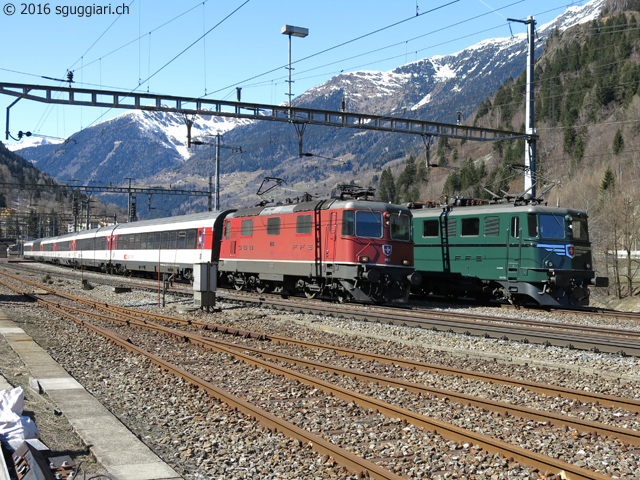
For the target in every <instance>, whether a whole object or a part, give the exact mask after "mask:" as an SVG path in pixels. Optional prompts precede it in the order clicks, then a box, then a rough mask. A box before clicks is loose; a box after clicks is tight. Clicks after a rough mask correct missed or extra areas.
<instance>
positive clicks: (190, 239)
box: [187, 229, 198, 249]
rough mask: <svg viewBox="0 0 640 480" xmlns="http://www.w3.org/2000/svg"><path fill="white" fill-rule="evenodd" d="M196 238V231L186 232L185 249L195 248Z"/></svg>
mask: <svg viewBox="0 0 640 480" xmlns="http://www.w3.org/2000/svg"><path fill="white" fill-rule="evenodd" d="M197 236H198V232H197V230H194V229H191V230H187V248H190V249H193V248H196V238H197Z"/></svg>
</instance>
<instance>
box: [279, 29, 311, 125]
mask: <svg viewBox="0 0 640 480" xmlns="http://www.w3.org/2000/svg"><path fill="white" fill-rule="evenodd" d="M281 32H282V34H283V35H289V107H291V106H292V102H291V98H292V93H291V37H300V38H304V37H306V36H307V35H309V29H308V28H303V27H294V26H292V25H285V26H284V27H282V30H281ZM289 115H291V112H289Z"/></svg>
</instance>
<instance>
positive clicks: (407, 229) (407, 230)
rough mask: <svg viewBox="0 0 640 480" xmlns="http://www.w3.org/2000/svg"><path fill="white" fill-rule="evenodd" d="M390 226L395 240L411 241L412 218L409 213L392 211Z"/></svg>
mask: <svg viewBox="0 0 640 480" xmlns="http://www.w3.org/2000/svg"><path fill="white" fill-rule="evenodd" d="M389 228H390V229H391V238H392V239H393V240H404V241H409V240H410V239H411V219H410V218H409V216H408V215H400V214H399V213H392V214H391V217H390V218H389Z"/></svg>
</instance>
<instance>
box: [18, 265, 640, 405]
mask: <svg viewBox="0 0 640 480" xmlns="http://www.w3.org/2000/svg"><path fill="white" fill-rule="evenodd" d="M7 275H9V276H10V277H12V278H14V279H15V280H19V281H22V282H25V283H28V284H31V285H34V286H36V287H38V288H42V289H44V290H47V291H50V292H51V293H56V294H58V295H60V296H62V297H66V298H70V299H73V300H75V301H78V302H83V303H85V304H89V305H91V306H94V307H96V308H106V309H112V310H118V311H121V312H123V313H126V314H129V315H133V316H134V317H138V318H140V317H147V318H153V319H156V320H163V321H166V322H172V323H179V324H183V325H193V326H197V327H200V328H203V329H208V330H215V331H218V332H221V333H227V334H231V335H236V336H248V335H250V336H252V337H253V338H256V339H259V340H271V341H276V342H281V343H285V344H295V345H298V346H306V347H307V348H310V349H317V350H332V351H334V352H336V353H338V354H340V355H346V356H352V357H357V358H361V359H364V360H369V361H376V362H380V363H387V364H392V365H398V366H401V367H405V368H414V369H418V370H423V371H428V372H432V373H435V374H439V375H451V376H460V377H464V378H467V379H471V380H479V381H483V382H488V383H500V384H503V385H511V386H518V387H523V388H526V389H528V390H530V391H533V392H537V393H541V394H543V395H554V396H560V397H563V398H567V399H574V400H578V401H581V402H585V403H600V404H602V405H605V406H610V407H615V408H622V409H625V410H630V411H633V412H640V401H639V400H634V399H629V398H622V397H615V396H612V395H604V394H601V393H596V392H586V391H583V390H575V389H570V388H565V387H561V386H556V385H550V384H539V383H535V382H530V381H527V380H517V379H512V378H509V377H504V376H499V375H490V374H486V373H482V372H473V371H468V370H462V369H456V368H453V367H446V366H442V365H435V364H430V363H426V362H421V361H418V360H410V359H404V358H399V357H391V356H387V355H380V354H375V353H367V352H363V351H360V350H353V349H348V348H344V347H339V346H336V345H329V344H323V343H314V342H309V341H304V340H294V339H291V338H288V337H283V336H278V335H266V334H260V333H254V332H247V331H243V330H238V329H233V328H229V327H223V326H219V325H213V324H211V323H207V322H202V321H197V320H189V319H182V318H178V317H173V316H169V315H163V314H156V313H151V312H141V311H135V310H132V309H129V308H126V307H119V306H115V305H109V304H107V303H103V302H97V301H95V300H89V299H86V298H82V297H78V296H75V295H70V294H66V293H63V292H56V291H55V289H53V288H50V287H43V286H40V285H39V284H37V283H36V282H32V281H30V280H26V279H22V278H20V277H15V276H13V275H10V274H7Z"/></svg>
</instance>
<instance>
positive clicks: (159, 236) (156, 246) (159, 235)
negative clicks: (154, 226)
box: [153, 232, 162, 250]
mask: <svg viewBox="0 0 640 480" xmlns="http://www.w3.org/2000/svg"><path fill="white" fill-rule="evenodd" d="M154 235H155V237H156V238H155V240H154V241H153V248H154V250H158V249H159V248H160V247H162V233H160V232H158V233H155V234H154Z"/></svg>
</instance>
